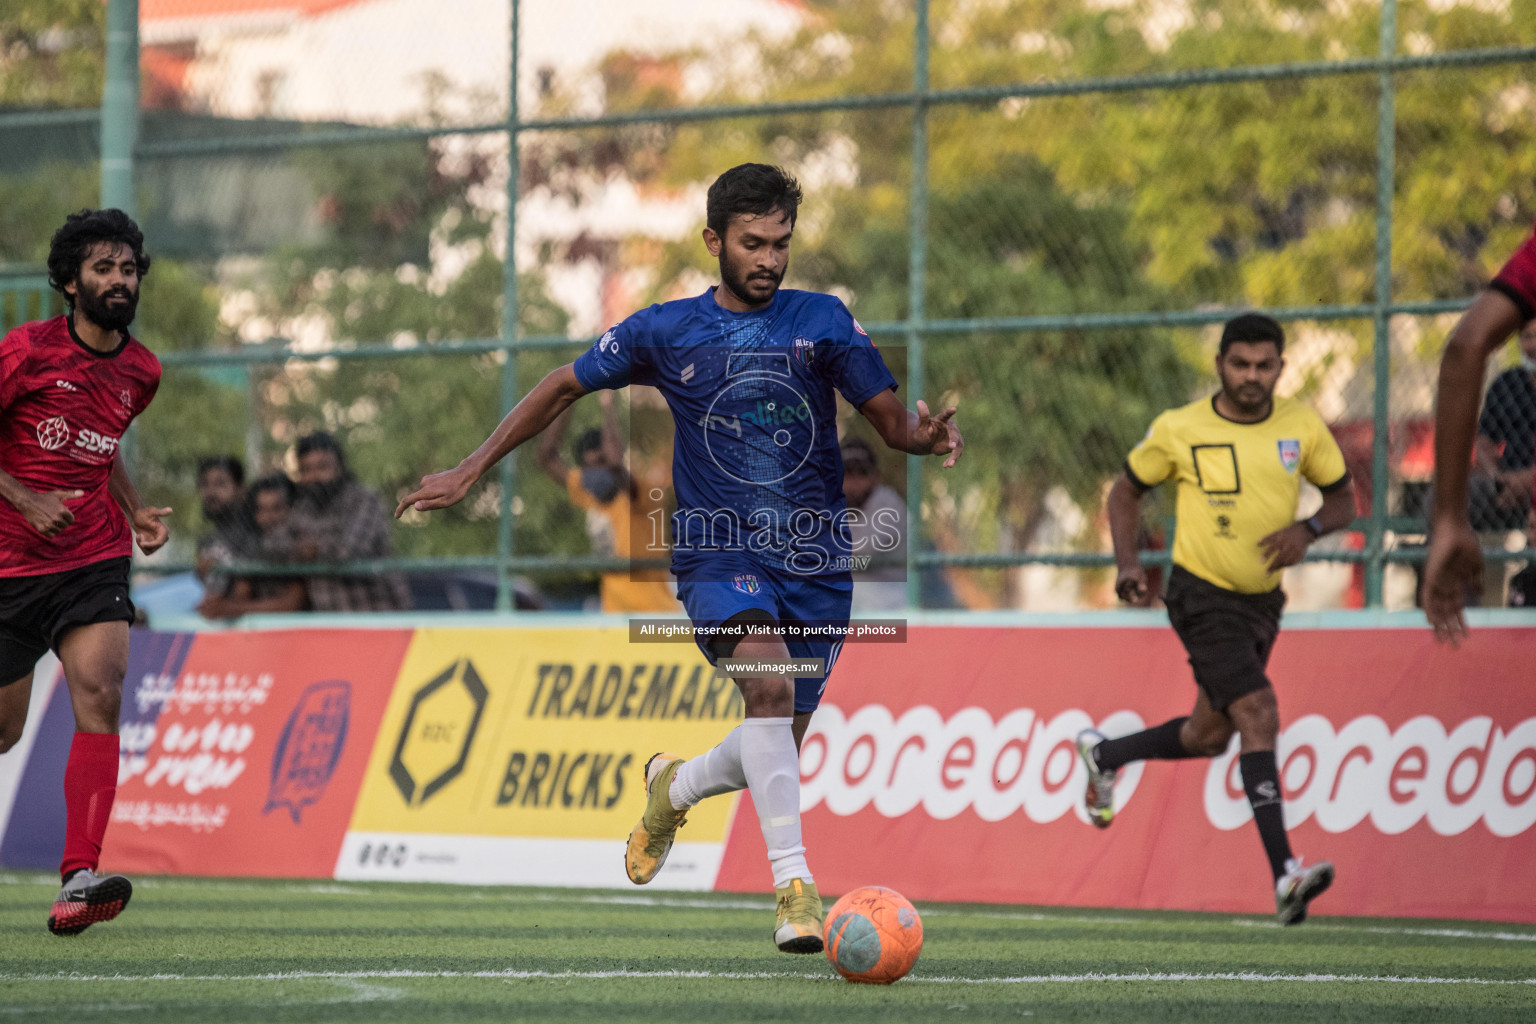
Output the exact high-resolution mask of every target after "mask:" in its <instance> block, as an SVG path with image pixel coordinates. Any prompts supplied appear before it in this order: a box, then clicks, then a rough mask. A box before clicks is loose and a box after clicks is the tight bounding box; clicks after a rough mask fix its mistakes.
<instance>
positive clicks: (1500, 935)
mask: <svg viewBox="0 0 1536 1024" xmlns="http://www.w3.org/2000/svg"><path fill="white" fill-rule="evenodd" d="M1232 923H1233V924H1235V925H1238V926H1239V927H1243V928H1277V929H1278V928H1280V927H1281V925H1280V924H1279V922H1277V921H1244V920H1241V919H1239V920H1236V921H1233V922H1232ZM1307 931H1309V932H1365V933H1366V934H1369V935H1428V936H1430V937H1431V938H1436V939H1497V940H1499V941H1500V942H1536V932H1480V931H1477V930H1476V929H1473V928H1387V927H1384V926H1382V925H1371V924H1325V923H1322V922H1319V921H1312V922H1311V923H1309V924H1308V925H1307Z"/></svg>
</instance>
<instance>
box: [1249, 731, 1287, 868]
mask: <svg viewBox="0 0 1536 1024" xmlns="http://www.w3.org/2000/svg"><path fill="white" fill-rule="evenodd" d="M1237 763H1238V764H1239V765H1240V766H1241V767H1242V770H1243V791H1244V792H1246V793H1247V794H1248V804H1249V806H1251V807H1252V808H1253V823H1254V824H1255V825H1257V826H1259V838H1260V839H1261V840H1263V841H1264V852H1265V853H1266V854H1267V855H1268V856H1269V869H1270V870H1271V871H1273V872H1274V873H1275V877H1276V878H1279V877H1280V876H1281V875H1283V874H1285V862H1286V861H1288V860H1290V859H1291V841H1290V840H1289V839H1288V838H1286V835H1285V798H1284V797H1283V796H1282V795H1281V793H1280V769H1279V768H1277V767H1276V765H1275V752H1274V751H1273V750H1255V751H1251V752H1250V753H1247V754H1239V755H1238V758H1237Z"/></svg>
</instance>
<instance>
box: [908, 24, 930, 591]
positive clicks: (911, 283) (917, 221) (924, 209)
mask: <svg viewBox="0 0 1536 1024" xmlns="http://www.w3.org/2000/svg"><path fill="white" fill-rule="evenodd" d="M913 47H914V50H913V55H912V91H913V92H914V93H915V94H916V97H915V98H914V99H913V101H912V198H911V206H910V208H909V209H908V210H907V236H908V242H907V245H908V250H907V392H908V394H910V395H911V396H912V400H913V401H914V402H915V401H917V399H919V398H922V399H924V400H925V401H928V402H929V404H930V407H932V406H933V405H934V404H935V403H933V401H932V399H930V398H929V397H928V396H926V395H924V394H923V387H924V385H925V383H926V382H925V380H924V374H923V327H924V322H925V320H926V319H927V310H928V303H927V296H928V0H917V24H916V28H915V29H914V32H913ZM922 524H923V456H921V455H909V456H907V604H908V606H909V607H912V608H917V607H919V606H920V605H921V604H922V576H921V575H920V571H919V569H918V563H917V555H918V551H919V549H920V548H921V547H922V537H923V526H922Z"/></svg>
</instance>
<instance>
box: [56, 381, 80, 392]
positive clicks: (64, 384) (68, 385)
mask: <svg viewBox="0 0 1536 1024" xmlns="http://www.w3.org/2000/svg"><path fill="white" fill-rule="evenodd" d="M53 383H54V385H55V386H57V387H61V388H63V389H64V390H65V391H79V390H80V389H79V388H77V387H75V386H74V385H73V384H71V383H70V382H69V381H67V380H56V381H54V382H53Z"/></svg>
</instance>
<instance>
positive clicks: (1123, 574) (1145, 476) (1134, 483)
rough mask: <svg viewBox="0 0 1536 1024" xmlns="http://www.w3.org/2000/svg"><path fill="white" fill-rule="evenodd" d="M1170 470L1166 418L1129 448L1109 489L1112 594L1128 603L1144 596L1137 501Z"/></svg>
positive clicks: (1154, 422)
mask: <svg viewBox="0 0 1536 1024" xmlns="http://www.w3.org/2000/svg"><path fill="white" fill-rule="evenodd" d="M1173 471H1174V461H1173V450H1172V439H1171V438H1170V437H1169V424H1168V418H1167V416H1166V415H1164V416H1159V417H1158V418H1157V419H1155V420H1153V421H1152V426H1151V428H1150V429H1149V430H1148V431H1147V436H1146V437H1144V438H1142V439H1141V443H1140V444H1138V445H1137V446H1136V447H1135V448H1132V449H1131V453H1130V455H1128V456H1126V459H1125V470H1124V471H1123V472H1122V473H1121V474H1120V476H1119V477H1118V478H1117V479H1116V480H1115V483H1114V486H1112V487H1111V488H1110V489H1109V499H1108V502H1107V505H1108V508H1107V511H1108V512H1109V537H1110V541H1111V542H1112V543H1113V544H1114V547H1115V568H1116V572H1115V595H1116V596H1117V597H1119V598H1120V600H1122V601H1125V602H1127V603H1130V604H1134V603H1138V602H1140V601H1143V600H1145V598H1146V596H1147V570H1146V569H1144V568H1143V567H1142V564H1141V558H1140V557H1139V555H1140V547H1141V545H1140V543H1139V541H1140V539H1141V499H1142V497H1143V496H1144V495H1145V494H1146V493H1147V491H1149V490H1151V489H1152V488H1153V487H1156V486H1157V485H1158V484H1160V483H1162V482H1163V481H1164V480H1166V479H1168V477H1169V476H1170V475H1172V473H1173Z"/></svg>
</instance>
